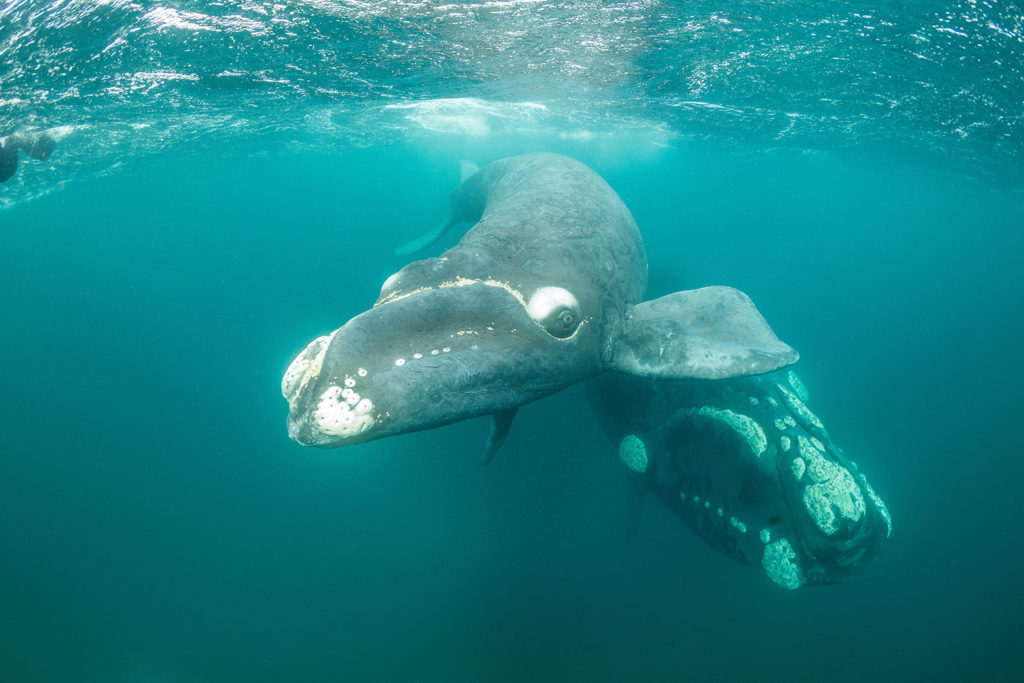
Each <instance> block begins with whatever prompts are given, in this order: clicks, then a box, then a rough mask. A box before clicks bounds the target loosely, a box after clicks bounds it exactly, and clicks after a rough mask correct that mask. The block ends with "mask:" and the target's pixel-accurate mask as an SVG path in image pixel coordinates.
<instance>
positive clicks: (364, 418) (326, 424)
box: [313, 385, 374, 437]
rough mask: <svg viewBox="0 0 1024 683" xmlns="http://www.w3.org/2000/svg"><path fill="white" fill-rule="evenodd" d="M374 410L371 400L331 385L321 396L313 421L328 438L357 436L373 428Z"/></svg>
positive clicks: (349, 390)
mask: <svg viewBox="0 0 1024 683" xmlns="http://www.w3.org/2000/svg"><path fill="white" fill-rule="evenodd" d="M346 392H347V395H346ZM339 399H340V400H339ZM353 405H354V406H355V407H354V408H353ZM372 410H373V401H371V400H370V399H368V398H360V397H359V394H357V393H355V392H354V391H352V390H351V389H344V390H343V389H342V388H341V387H339V386H335V385H331V386H329V387H327V390H326V391H325V392H324V393H323V394H321V395H320V401H319V402H318V403H317V404H316V411H315V412H314V413H313V419H314V420H315V422H316V426H317V428H318V429H319V430H320V431H321V432H323V433H324V434H327V435H328V436H342V437H346V436H355V435H356V434H362V433H363V432H365V431H366V430H367V429H369V428H370V427H372V426H373V423H374V419H373V414H372V413H371V411H372Z"/></svg>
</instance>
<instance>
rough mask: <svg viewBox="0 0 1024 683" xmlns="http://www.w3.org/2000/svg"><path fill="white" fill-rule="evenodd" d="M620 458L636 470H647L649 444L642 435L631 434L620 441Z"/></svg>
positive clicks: (627, 465)
mask: <svg viewBox="0 0 1024 683" xmlns="http://www.w3.org/2000/svg"><path fill="white" fill-rule="evenodd" d="M619 459H620V460H622V462H624V463H625V464H626V467H628V468H629V469H631V470H632V471H634V472H641V473H642V472H646V471H647V446H646V445H644V442H643V440H642V439H641V438H640V437H638V436H636V435H634V434H630V435H629V436H627V437H626V438H624V439H623V440H622V441H621V442H619Z"/></svg>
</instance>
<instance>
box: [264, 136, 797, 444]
mask: <svg viewBox="0 0 1024 683" xmlns="http://www.w3.org/2000/svg"><path fill="white" fill-rule="evenodd" d="M459 221H469V222H473V223H475V225H474V226H473V227H472V228H471V229H470V230H469V231H468V232H467V233H466V235H465V236H464V237H463V238H462V240H461V241H460V242H459V243H458V244H457V245H455V246H454V247H452V248H451V249H449V250H448V251H446V252H445V253H444V254H442V255H441V256H440V257H437V258H429V259H425V260H422V261H416V262H413V263H411V264H409V265H407V266H406V267H405V268H403V269H402V270H400V271H398V272H397V273H395V274H394V275H392V276H391V277H390V278H388V279H387V281H386V282H385V283H384V286H383V288H382V289H381V293H380V297H379V298H378V300H377V303H376V304H375V305H374V306H373V308H371V309H370V310H368V311H366V312H364V313H362V314H360V315H357V316H356V317H354V318H352V319H351V320H350V321H349V322H347V323H346V324H345V325H343V326H342V327H340V328H339V329H337V330H336V331H334V332H333V333H331V334H329V335H325V336H323V337H320V338H318V339H316V340H315V341H313V342H312V343H311V344H309V346H308V347H307V348H306V349H305V350H304V351H303V352H302V353H300V354H299V356H298V357H297V358H296V359H295V360H294V361H293V362H292V364H291V365H290V366H289V368H288V370H287V372H286V373H285V377H284V380H283V381H282V392H283V394H284V396H285V398H286V399H287V400H288V402H289V405H290V414H289V418H288V429H289V434H290V435H291V437H292V438H293V439H295V440H296V441H298V442H299V443H302V444H307V445H316V446H322V447H336V446H343V445H348V444H354V443H361V442H365V441H370V440H373V439H378V438H381V437H385V436H390V435H395V434H402V433H406V432H411V431H416V430H420V429H428V428H431V427H436V426H439V425H443V424H448V423H451V422H455V421H458V420H463V419H466V418H470V417H475V416H479V415H488V414H493V415H494V416H495V423H494V426H495V428H494V431H493V432H492V438H491V443H490V446H489V448H488V454H489V455H490V454H493V452H494V450H495V449H496V448H497V447H498V445H499V444H500V442H501V440H502V438H503V437H504V435H505V433H506V432H507V429H508V426H509V425H510V424H511V421H512V418H513V416H514V415H515V411H516V409H517V408H518V407H519V406H521V405H523V404H525V403H527V402H529V401H533V400H535V399H538V398H541V397H542V396H546V395H548V394H551V393H554V392H556V391H559V390H561V389H564V388H566V387H568V386H570V385H571V384H573V383H575V382H578V381H580V380H582V379H585V378H587V377H591V376H594V375H597V374H599V373H601V372H602V371H604V370H616V371H619V372H625V373H630V374H635V375H641V376H646V377H662V378H673V379H676V378H687V377H690V378H692V377H702V378H720V377H736V376H741V375H748V374H752V373H763V372H768V371H771V370H773V369H775V368H778V367H781V366H783V365H787V364H789V363H792V362H794V361H795V360H796V358H797V355H796V352H795V351H793V350H792V349H791V348H789V347H788V346H787V345H785V344H784V343H782V342H781V341H779V340H778V339H777V338H776V337H775V335H774V334H773V333H772V331H771V329H770V328H769V327H768V325H767V323H765V321H764V319H763V318H762V317H761V315H760V314H759V313H758V312H757V309H756V308H754V305H753V304H752V303H751V301H750V299H748V298H747V297H746V296H745V295H743V294H742V293H740V292H738V291H736V290H734V289H730V288H728V287H707V288H704V289H699V290H693V291H688V292H676V293H674V294H670V295H668V296H665V297H661V298H660V299H656V300H653V301H648V302H644V303H640V297H641V295H642V293H643V290H644V287H645V285H646V280H647V258H646V254H645V252H644V246H643V242H642V241H641V238H640V233H639V231H638V229H637V227H636V223H635V222H634V220H633V217H632V216H631V215H630V213H629V210H628V209H627V208H626V206H625V205H624V204H623V203H622V200H621V199H619V197H618V195H617V194H615V192H614V191H613V190H612V189H611V187H609V186H608V184H607V183H605V182H604V181H603V180H602V179H601V178H600V177H599V176H598V175H597V174H596V173H594V172H593V171H592V170H590V169H589V168H587V167H586V166H584V165H583V164H580V163H579V162H576V161H573V160H572V159H568V158H566V157H563V156H559V155H555V154H530V155H524V156H519V157H511V158H508V159H502V160H500V161H496V162H494V163H491V164H489V165H487V166H485V167H484V168H482V169H480V170H478V171H476V172H475V173H473V174H472V175H471V176H470V177H469V178H467V179H466V180H464V182H463V183H462V184H461V185H460V186H459V187H458V188H457V189H456V190H455V192H454V193H453V195H452V199H451V215H450V216H449V219H448V220H447V221H445V222H444V223H443V224H442V225H452V224H454V223H456V222H459ZM438 234H439V231H436V230H435V231H434V232H433V233H431V238H436V236H438ZM429 241H430V239H427V240H418V241H417V242H415V243H414V244H415V245H416V247H418V248H422V247H424V246H426V245H427V244H428V243H429ZM326 293H329V291H328V292H326Z"/></svg>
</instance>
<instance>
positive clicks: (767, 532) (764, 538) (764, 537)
mask: <svg viewBox="0 0 1024 683" xmlns="http://www.w3.org/2000/svg"><path fill="white" fill-rule="evenodd" d="M770 540H772V530H771V529H761V543H764V544H767V543H768V541H770Z"/></svg>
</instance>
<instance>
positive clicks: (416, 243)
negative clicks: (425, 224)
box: [395, 216, 459, 256]
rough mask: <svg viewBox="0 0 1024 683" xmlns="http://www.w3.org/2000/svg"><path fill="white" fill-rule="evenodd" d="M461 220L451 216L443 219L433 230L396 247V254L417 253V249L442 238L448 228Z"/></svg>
mask: <svg viewBox="0 0 1024 683" xmlns="http://www.w3.org/2000/svg"><path fill="white" fill-rule="evenodd" d="M458 222H459V221H458V220H457V219H456V218H455V217H453V216H449V217H447V218H445V219H444V220H443V221H441V222H440V223H438V224H437V225H435V226H434V228H433V229H432V230H429V231H427V232H425V233H423V234H422V235H420V236H419V237H417V238H416V239H414V240H412V241H411V242H406V243H405V244H403V245H401V246H400V247H398V248H397V249H395V255H397V256H408V255H409V254H415V253H416V252H417V251H423V250H424V249H426V248H427V247H429V246H430V245H431V244H433V243H434V242H436V241H437V240H438V239H440V237H441V235H443V234H444V233H445V232H447V230H448V228H450V227H452V226H453V225H455V224H456V223H458Z"/></svg>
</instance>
